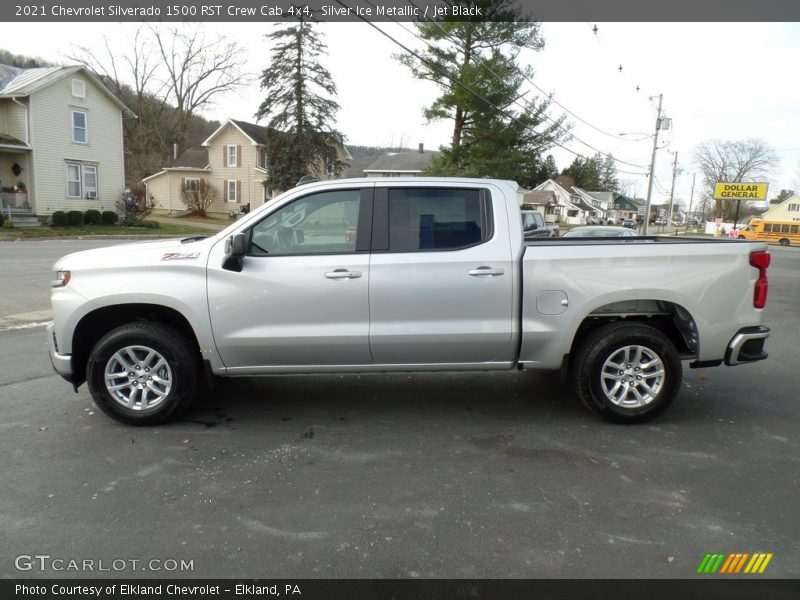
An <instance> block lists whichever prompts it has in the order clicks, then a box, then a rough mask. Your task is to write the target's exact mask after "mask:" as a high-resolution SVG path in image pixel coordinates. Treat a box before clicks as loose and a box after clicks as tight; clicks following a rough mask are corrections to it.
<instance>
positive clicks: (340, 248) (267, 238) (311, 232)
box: [250, 189, 360, 256]
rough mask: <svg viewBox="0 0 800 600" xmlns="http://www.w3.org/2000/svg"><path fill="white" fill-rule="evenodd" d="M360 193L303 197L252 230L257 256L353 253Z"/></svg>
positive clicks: (253, 248) (344, 192)
mask: <svg viewBox="0 0 800 600" xmlns="http://www.w3.org/2000/svg"><path fill="white" fill-rule="evenodd" d="M359 200H360V190H357V189H354V190H339V191H335V192H321V193H319V194H312V195H310V196H304V197H302V198H299V199H298V200H295V201H294V202H292V203H291V204H287V205H286V206H284V207H282V208H280V209H278V210H277V211H276V212H274V213H272V214H271V215H270V216H268V217H267V218H266V219H264V220H263V221H260V222H259V223H258V224H256V225H255V226H254V227H253V231H252V236H251V243H250V251H251V253H252V254H255V255H265V254H268V255H270V256H273V255H284V254H331V253H343V252H354V251H355V249H356V226H357V225H358V209H359Z"/></svg>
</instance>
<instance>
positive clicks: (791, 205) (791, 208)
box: [760, 195, 800, 221]
mask: <svg viewBox="0 0 800 600" xmlns="http://www.w3.org/2000/svg"><path fill="white" fill-rule="evenodd" d="M760 218H761V219H764V220H765V221H800V196H797V195H795V196H791V197H789V198H787V199H786V200H784V201H783V202H781V203H780V204H778V205H777V206H773V207H772V208H770V209H769V210H768V211H767V212H765V213H764V214H763V215H761V217H760Z"/></svg>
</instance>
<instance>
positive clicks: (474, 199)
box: [389, 188, 492, 252]
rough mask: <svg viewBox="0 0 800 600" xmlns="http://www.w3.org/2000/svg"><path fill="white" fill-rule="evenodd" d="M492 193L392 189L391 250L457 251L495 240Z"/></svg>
mask: <svg viewBox="0 0 800 600" xmlns="http://www.w3.org/2000/svg"><path fill="white" fill-rule="evenodd" d="M490 202H491V201H490V199H489V194H488V193H486V192H484V191H483V190H477V189H442V188H395V189H390V190H389V251H390V252H413V251H435V250H456V249H459V248H467V247H469V246H474V245H476V244H479V243H481V242H483V241H485V240H487V239H489V238H490V237H491V226H492V224H491V206H490Z"/></svg>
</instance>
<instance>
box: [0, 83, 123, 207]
mask: <svg viewBox="0 0 800 600" xmlns="http://www.w3.org/2000/svg"><path fill="white" fill-rule="evenodd" d="M73 79H81V80H83V81H84V82H85V84H86V97H85V98H76V97H74V96H72V80H73ZM30 100H31V131H30V135H31V146H33V154H32V159H33V160H32V161H31V162H32V165H31V167H32V171H34V177H35V182H34V186H33V191H34V199H33V200H35V202H36V204H35V207H36V213H37V214H39V215H49V214H52V213H53V212H54V211H56V210H87V209H90V208H94V209H97V210H101V211H102V210H114V209H115V207H116V203H117V201H118V200H119V199H120V196H121V194H122V192H123V190H124V188H125V175H124V167H123V157H122V114H121V110H120V108H119V106H117V105H116V104H115V103H114V102H112V101H111V99H110V98H108V96H106V95H105V94H104V93H103V92H102V91H101V90H100V89H99V88H98V87H96V86H95V84H94V83H93V82H92V81H91V80H90V79H88V78H87V77H84V76H83V75H82V74H80V73H77V74H74V75H72V76H68V77H64V78H62V79H60V80H58V81H56V82H55V83H53V84H52V85H49V86H47V87H45V88H43V89H41V90H39V91H37V92H34V93H33V95H32V96H31V99H30ZM73 108H75V109H80V110H85V111H86V113H87V127H88V143H86V144H79V143H74V142H73V141H72V113H71V109H73ZM12 135H13V134H12ZM66 161H77V162H87V163H93V164H96V165H97V172H98V174H97V178H98V197H97V199H96V200H89V199H86V198H68V197H67V191H66V167H65V163H66ZM31 203H32V204H33V201H31Z"/></svg>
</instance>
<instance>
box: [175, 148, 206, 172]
mask: <svg viewBox="0 0 800 600" xmlns="http://www.w3.org/2000/svg"><path fill="white" fill-rule="evenodd" d="M207 166H208V148H188V149H187V150H184V151H183V152H182V153H181V155H180V156H178V158H176V159H175V160H173V161H172V164H170V165H169V168H170V169H205V168H206V167H207Z"/></svg>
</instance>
